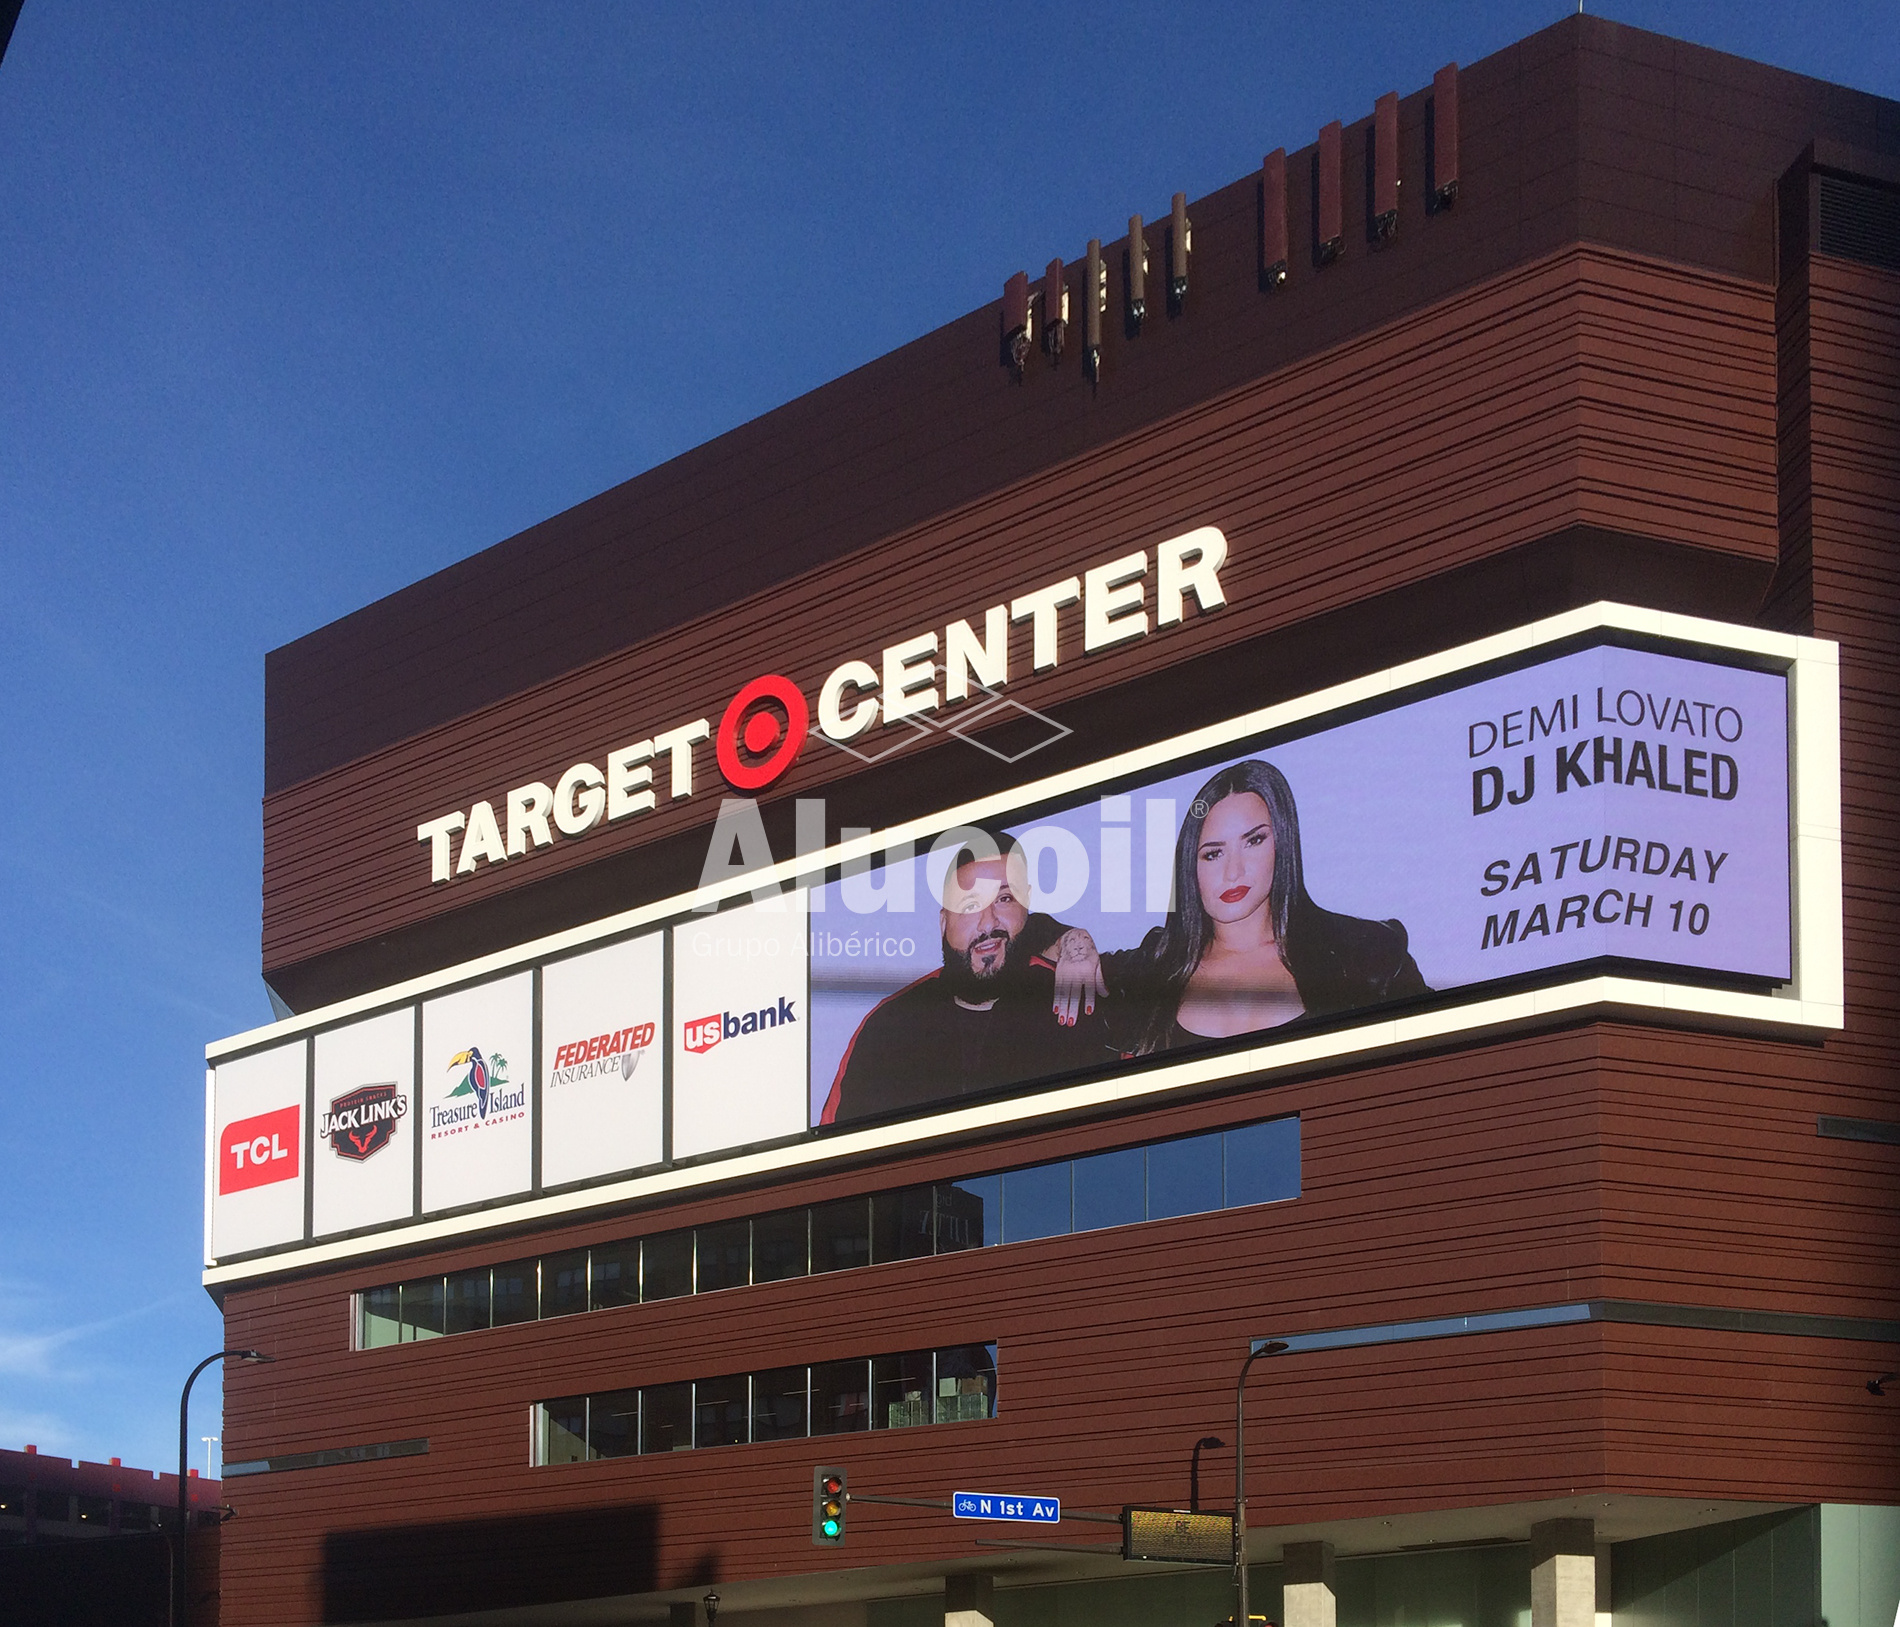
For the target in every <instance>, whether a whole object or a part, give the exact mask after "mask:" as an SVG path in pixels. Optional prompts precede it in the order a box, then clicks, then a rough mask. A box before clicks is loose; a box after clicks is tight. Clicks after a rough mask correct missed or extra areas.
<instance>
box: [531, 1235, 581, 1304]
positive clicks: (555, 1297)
mask: <svg viewBox="0 0 1900 1627" xmlns="http://www.w3.org/2000/svg"><path fill="white" fill-rule="evenodd" d="M586 1309H587V1250H586V1249H584V1248H581V1249H570V1250H569V1251H568V1252H567V1253H565V1254H550V1255H548V1256H547V1257H546V1258H545V1259H544V1260H542V1262H541V1314H542V1316H544V1317H548V1316H572V1315H573V1314H574V1313H575V1312H576V1311H584V1310H586Z"/></svg>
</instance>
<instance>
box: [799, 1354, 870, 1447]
mask: <svg viewBox="0 0 1900 1627" xmlns="http://www.w3.org/2000/svg"><path fill="white" fill-rule="evenodd" d="M870 1427H871V1364H870V1363H869V1362H868V1361H828V1362H819V1363H818V1364H817V1365H816V1366H814V1367H813V1368H812V1370H811V1432H812V1433H813V1434H814V1435H846V1434H849V1433H850V1432H851V1431H853V1430H857V1429H869V1428H870Z"/></svg>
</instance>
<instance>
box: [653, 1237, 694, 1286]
mask: <svg viewBox="0 0 1900 1627" xmlns="http://www.w3.org/2000/svg"><path fill="white" fill-rule="evenodd" d="M692 1291H693V1234H692V1233H691V1232H662V1233H660V1235H659V1236H658V1237H649V1238H648V1239H647V1240H646V1241H645V1242H644V1243H643V1244H642V1245H641V1252H640V1297H641V1298H642V1299H643V1300H652V1299H678V1298H679V1296H680V1295H681V1294H690V1293H691V1292H692Z"/></svg>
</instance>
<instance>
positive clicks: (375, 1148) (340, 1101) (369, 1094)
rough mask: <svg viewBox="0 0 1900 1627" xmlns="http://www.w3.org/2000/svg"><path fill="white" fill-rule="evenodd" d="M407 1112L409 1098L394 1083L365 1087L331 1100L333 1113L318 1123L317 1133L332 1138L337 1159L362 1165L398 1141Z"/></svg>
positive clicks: (331, 1147)
mask: <svg viewBox="0 0 1900 1627" xmlns="http://www.w3.org/2000/svg"><path fill="white" fill-rule="evenodd" d="M408 1111H409V1098H408V1097H407V1096H406V1095H404V1094H403V1092H402V1091H400V1090H398V1089H397V1088H396V1086H395V1084H394V1083H393V1082H391V1083H388V1084H378V1085H364V1086H362V1087H361V1088H360V1089H358V1090H352V1091H350V1092H349V1093H348V1094H346V1095H342V1096H338V1097H336V1098H335V1099H333V1100H332V1101H331V1103H330V1111H329V1112H327V1113H325V1114H324V1115H323V1116H322V1117H321V1118H319V1119H318V1120H317V1134H318V1135H320V1136H327V1137H328V1138H329V1141H330V1150H331V1151H332V1152H334V1153H335V1154H336V1155H337V1157H339V1158H347V1159H349V1160H351V1161H352V1162H353V1163H358V1164H360V1163H362V1162H363V1160H364V1159H366V1158H369V1157H371V1156H372V1155H373V1154H375V1153H379V1152H381V1151H382V1150H383V1148H385V1147H387V1146H388V1145H389V1144H390V1142H391V1141H393V1140H395V1138H396V1126H397V1125H398V1124H400V1123H401V1122H402V1120H403V1118H404V1116H405V1115H406V1114H407V1113H408Z"/></svg>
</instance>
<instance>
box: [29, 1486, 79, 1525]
mask: <svg viewBox="0 0 1900 1627" xmlns="http://www.w3.org/2000/svg"><path fill="white" fill-rule="evenodd" d="M71 1514H72V1510H71V1509H70V1508H69V1507H68V1506H67V1497H66V1494H65V1492H63V1491H36V1492H34V1494H33V1515H34V1518H35V1519H41V1520H59V1521H64V1520H67V1519H69V1518H70V1517H71Z"/></svg>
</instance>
